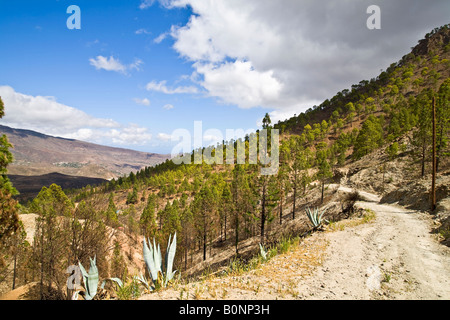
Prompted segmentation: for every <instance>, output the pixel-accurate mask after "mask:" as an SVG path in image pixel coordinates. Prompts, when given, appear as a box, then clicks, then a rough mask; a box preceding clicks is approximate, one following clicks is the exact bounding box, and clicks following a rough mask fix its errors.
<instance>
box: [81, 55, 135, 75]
mask: <svg viewBox="0 0 450 320" xmlns="http://www.w3.org/2000/svg"><path fill="white" fill-rule="evenodd" d="M89 62H90V64H91V65H92V66H94V67H95V69H97V70H101V69H103V70H106V71H115V72H119V73H122V74H127V72H128V71H129V70H138V71H139V70H140V68H139V67H140V65H141V64H142V63H143V62H142V60H140V59H135V61H134V62H133V63H131V64H129V65H124V64H122V63H121V62H120V61H119V59H115V58H114V57H113V56H110V57H109V58H107V57H104V56H97V57H96V58H91V59H89Z"/></svg>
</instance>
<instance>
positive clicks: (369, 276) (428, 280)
mask: <svg viewBox="0 0 450 320" xmlns="http://www.w3.org/2000/svg"><path fill="white" fill-rule="evenodd" d="M340 189H341V191H343V192H351V191H352V190H351V189H349V188H346V187H342V186H341V187H340ZM360 195H361V196H362V198H363V201H360V202H357V206H359V207H362V208H366V209H370V210H373V211H374V212H375V214H376V218H375V219H374V220H372V221H370V222H369V223H364V224H359V225H357V226H353V227H350V226H348V227H346V228H345V229H344V230H341V231H333V232H324V233H323V232H316V233H314V234H313V235H312V236H309V237H307V238H306V239H304V241H302V242H301V243H300V245H299V246H298V248H296V249H295V250H293V251H292V252H289V253H286V254H282V255H279V256H276V257H274V258H272V259H270V260H269V261H268V262H266V263H264V264H263V265H262V266H261V267H260V268H258V269H256V270H252V271H250V272H246V273H244V274H242V275H236V276H227V277H222V278H217V279H212V280H207V281H201V282H197V283H190V284H188V285H185V286H184V287H182V288H180V287H178V288H170V289H168V290H163V291H161V292H158V293H156V294H149V295H144V296H143V297H141V299H144V300H147V299H151V300H153V299H180V298H181V299H233V300H259V299H267V300H270V299H304V300H308V299H321V300H344V299H353V300H372V299H391V300H412V299H417V300H438V299H444V300H448V299H450V248H448V247H445V246H443V245H441V244H439V243H438V241H437V240H436V237H435V235H433V234H431V233H430V231H431V228H432V220H431V217H430V215H428V214H426V213H422V212H418V211H412V210H407V209H405V208H402V207H400V206H396V205H385V204H380V203H379V199H380V198H379V197H378V196H377V195H374V194H370V193H367V192H360Z"/></svg>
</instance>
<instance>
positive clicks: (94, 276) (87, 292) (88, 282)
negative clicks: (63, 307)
mask: <svg viewBox="0 0 450 320" xmlns="http://www.w3.org/2000/svg"><path fill="white" fill-rule="evenodd" d="M89 260H90V264H91V265H90V268H89V272H86V269H84V267H83V265H82V264H81V262H78V266H79V267H80V271H81V275H82V276H83V283H84V295H83V296H84V299H85V300H92V299H94V297H95V296H96V294H97V291H98V282H99V277H98V269H97V263H96V257H94V259H91V258H89ZM107 280H111V281H114V282H115V283H117V284H118V285H119V287H122V286H123V283H122V280H120V279H119V278H109V279H106V280H103V282H102V285H101V287H100V288H101V289H104V288H105V284H106V281H107ZM80 292H81V290H77V291H75V292H74V294H73V296H72V300H78V294H79V293H80Z"/></svg>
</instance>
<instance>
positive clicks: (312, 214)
mask: <svg viewBox="0 0 450 320" xmlns="http://www.w3.org/2000/svg"><path fill="white" fill-rule="evenodd" d="M324 213H325V211H322V212H320V211H319V208H314V209H313V210H311V209H310V208H306V215H307V216H308V218H309V221H310V222H311V224H312V226H313V228H314V230H315V229H318V228H320V227H321V226H322V216H323V214H324Z"/></svg>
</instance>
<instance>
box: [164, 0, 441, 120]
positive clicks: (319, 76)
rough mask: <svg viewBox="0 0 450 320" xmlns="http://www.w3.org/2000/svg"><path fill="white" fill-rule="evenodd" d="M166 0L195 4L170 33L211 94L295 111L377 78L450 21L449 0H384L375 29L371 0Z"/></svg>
mask: <svg viewBox="0 0 450 320" xmlns="http://www.w3.org/2000/svg"><path fill="white" fill-rule="evenodd" d="M160 4H161V5H164V6H166V7H167V8H181V7H189V8H190V9H191V10H192V11H193V14H192V16H191V17H190V19H189V21H188V23H187V24H186V25H184V26H172V28H171V31H170V35H171V37H172V38H173V39H174V40H175V43H174V46H173V48H174V49H175V50H176V51H177V52H178V53H179V55H180V56H181V57H183V58H185V59H186V60H188V61H190V62H192V65H193V67H194V70H195V71H194V72H193V78H194V75H195V77H197V78H198V82H197V83H198V84H200V85H201V86H203V87H204V88H205V89H206V91H207V92H208V93H209V95H210V96H215V97H217V98H219V99H220V100H222V101H224V102H227V103H233V104H236V105H238V106H239V107H241V108H250V107H257V106H262V107H268V108H271V109H277V110H293V109H295V108H299V107H301V108H303V110H298V112H297V114H298V113H299V112H301V111H304V109H305V108H307V107H306V105H307V104H308V103H310V102H311V101H323V100H325V99H327V98H330V97H332V96H333V95H334V94H336V92H338V91H340V90H342V89H346V88H350V86H351V85H352V84H356V83H359V81H361V80H364V79H370V78H372V77H376V76H377V75H378V74H379V72H380V69H384V68H387V67H388V66H389V65H390V64H391V63H392V62H395V61H397V60H399V59H400V58H401V57H402V56H403V55H404V54H406V53H408V52H409V50H410V47H412V46H414V45H415V44H416V43H417V41H418V40H419V39H420V38H421V37H423V36H424V35H425V33H427V32H429V31H430V30H432V29H433V28H434V27H437V26H440V25H442V24H445V23H448V21H447V20H448V10H446V9H448V1H445V0H436V1H433V3H432V4H429V3H428V2H423V1H419V0H398V1H388V0H380V1H379V4H378V5H379V6H380V7H381V9H382V24H381V30H376V31H374V30H369V29H368V28H367V27H366V20H367V18H368V17H369V15H368V14H367V13H366V9H367V7H368V6H369V5H371V4H373V3H372V2H371V1H370V0H361V1H357V2H355V1H352V0H342V1H339V2H336V1H334V0H323V1H314V0H303V1H292V0H280V1H273V0H215V1H195V0H170V1H167V0H166V1H160ZM405 10H408V11H407V12H408V14H405ZM227 86H229V87H227ZM308 107H312V105H310V106H308Z"/></svg>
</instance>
